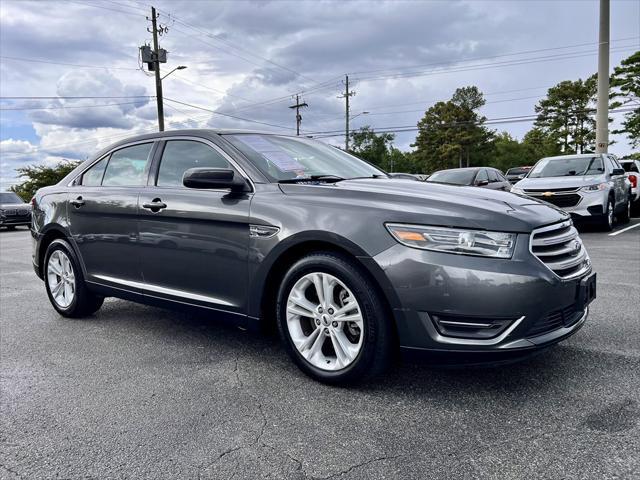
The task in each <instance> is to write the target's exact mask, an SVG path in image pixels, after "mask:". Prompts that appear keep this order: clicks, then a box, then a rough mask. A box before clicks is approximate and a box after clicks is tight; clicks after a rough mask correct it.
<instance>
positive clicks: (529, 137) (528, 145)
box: [521, 127, 562, 165]
mask: <svg viewBox="0 0 640 480" xmlns="http://www.w3.org/2000/svg"><path fill="white" fill-rule="evenodd" d="M521 153H522V160H523V165H525V164H526V165H533V164H534V163H535V162H537V161H538V160H540V159H541V158H544V157H552V156H554V155H560V154H561V153H562V152H561V151H560V147H559V145H558V144H557V143H556V142H555V141H554V140H553V138H552V137H550V136H549V135H547V134H546V133H545V132H544V131H543V130H542V129H541V128H538V127H533V128H532V129H531V130H529V131H528V132H527V133H526V134H525V135H524V138H523V139H522V152H521Z"/></svg>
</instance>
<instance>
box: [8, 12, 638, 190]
mask: <svg viewBox="0 0 640 480" xmlns="http://www.w3.org/2000/svg"><path fill="white" fill-rule="evenodd" d="M155 6H156V7H157V8H158V9H159V11H160V14H161V17H160V21H161V23H162V24H163V25H166V26H168V32H167V33H166V34H165V35H163V36H162V38H161V45H162V46H163V47H164V48H166V49H167V50H168V51H169V61H168V63H167V64H165V65H163V68H164V71H165V72H168V71H169V69H171V68H173V67H175V66H178V65H186V66H187V67H188V68H187V69H186V70H182V71H179V72H176V73H174V74H173V75H172V76H171V77H169V78H167V79H166V80H165V82H164V91H165V92H164V93H165V96H166V98H167V101H166V102H165V110H166V115H167V122H168V126H169V128H185V127H206V126H212V127H231V128H256V127H258V128H260V129H265V130H274V131H279V132H283V133H286V132H288V133H292V132H293V131H294V130H293V129H294V128H295V120H294V115H293V112H292V111H291V110H290V109H289V108H287V107H288V105H291V104H292V96H293V95H294V94H295V93H300V94H301V96H302V99H303V100H305V101H306V102H307V103H308V104H309V108H307V109H305V110H304V111H303V125H302V128H303V131H304V132H306V133H309V132H324V131H337V130H340V129H342V128H343V125H344V101H343V100H341V99H339V98H337V97H338V95H339V94H340V92H341V90H342V89H343V88H344V87H343V85H342V80H343V78H344V75H345V74H347V73H348V74H349V75H350V78H351V80H352V89H353V90H355V91H356V92H357V93H356V95H355V96H354V97H352V98H351V103H352V112H353V114H354V115H357V114H358V113H360V112H363V111H368V112H369V114H366V115H360V116H358V117H357V118H354V119H353V121H352V125H353V127H354V128H358V127H359V126H363V125H372V126H374V127H398V126H408V125H415V124H416V122H417V121H418V120H419V119H420V118H421V117H422V115H423V113H424V110H425V109H427V108H428V107H429V106H430V105H431V104H432V103H433V102H434V101H437V100H446V99H448V98H449V97H450V96H451V94H452V93H453V91H454V90H455V89H456V88H458V87H462V86H466V85H477V86H478V87H479V88H480V89H481V90H482V91H483V92H485V94H486V99H487V105H486V106H485V107H484V108H483V110H482V113H483V114H484V115H485V116H486V117H488V118H490V119H496V118H504V117H513V116H520V115H531V114H533V113H534V106H535V104H536V102H537V101H538V99H539V98H541V97H542V96H544V94H545V92H546V89H547V88H549V87H550V86H552V85H554V84H556V83H558V82H560V81H562V80H567V79H571V80H573V79H577V78H586V77H587V76H589V75H590V74H592V73H593V72H594V71H595V70H596V65H597V63H596V62H597V57H596V54H595V53H596V42H597V24H598V2H597V1H561V0H558V1H539V2H534V1H526V0H522V1H517V2H515V1H511V2H508V1H481V0H477V1H473V0H468V1H447V2H435V1H432V2H427V1H424V2H419V1H413V2H400V1H396V2H382V1H375V2H374V1H369V2H356V1H353V2H328V1H327V2H322V1H318V2H284V1H279V2H249V1H236V2H209V1H179V0H178V1H176V0H174V1H158V2H157V3H156V4H155ZM149 8H150V7H149V4H148V3H146V2H142V1H127V0H104V1H99V0H77V1H76V0H74V1H67V2H56V1H46V2H44V1H38V2H28V1H12V0H3V1H2V3H0V56H2V58H1V59H0V96H3V97H46V96H48V97H60V96H76V97H77V96H94V97H97V96H102V97H108V98H89V99H62V98H51V99H43V98H37V99H36V98H29V99H6V100H0V108H1V109H2V111H1V112H0V141H1V143H0V154H1V155H0V156H1V157H2V158H1V160H0V176H1V183H2V187H6V186H8V185H10V184H11V183H13V182H15V168H16V167H19V166H21V165H25V164H31V163H43V162H44V163H55V162H57V161H60V160H61V159H62V158H74V159H82V158H86V156H88V155H90V154H91V153H92V152H94V151H95V150H96V149H98V148H102V147H104V146H106V145H108V144H109V143H111V142H113V141H114V140H118V139H120V138H123V137H126V136H127V135H131V134H134V133H137V132H142V131H152V130H153V129H154V127H155V125H156V110H155V100H154V99H153V98H150V97H148V96H151V95H153V94H154V83H153V77H151V76H149V75H148V73H145V72H144V71H142V70H141V69H140V68H139V63H138V51H137V48H138V46H140V45H142V44H144V43H145V42H149V41H150V40H151V38H150V35H149V33H148V32H147V30H146V29H147V27H148V25H149V22H148V21H147V19H146V16H147V15H148V14H149ZM611 38H612V40H613V41H612V44H611V52H612V53H611V67H612V68H613V67H614V66H615V65H616V64H618V63H619V62H620V60H621V59H623V58H625V57H627V56H629V55H630V54H631V53H632V52H633V51H635V50H638V49H640V2H638V1H634V0H629V1H612V6H611ZM45 62H48V63H45ZM176 101H179V102H184V103H188V104H191V105H195V106H198V107H202V108H204V109H206V110H202V109H196V108H194V107H189V106H185V105H183V104H180V103H177V102H176ZM207 110H211V111H214V112H218V113H223V114H226V115H233V116H234V117H240V118H231V117H229V116H224V115H220V114H214V113H211V112H210V111H207ZM616 118H619V117H616ZM243 119H244V120H243ZM252 121H258V122H265V123H270V124H273V125H277V126H279V127H268V126H265V125H258V124H256V123H253V122H252ZM530 127H531V124H530V123H525V122H521V123H504V124H500V125H496V126H495V127H494V128H496V129H498V130H499V131H502V130H504V131H508V132H509V133H511V134H512V135H514V136H516V137H519V138H521V137H522V135H523V134H524V133H525V132H526V131H527V130H528V129H529V128H530ZM414 137H415V134H414V133H402V134H398V136H397V138H396V145H397V146H398V147H399V148H401V149H405V150H406V149H409V145H410V144H411V142H412V141H413V139H414ZM613 139H614V140H615V141H616V142H617V143H616V144H615V145H614V146H613V147H612V148H611V151H613V152H614V153H617V154H620V155H623V154H626V153H629V152H630V147H629V145H628V142H627V141H626V140H625V139H624V138H623V137H621V136H618V137H614V138H613ZM326 141H329V142H333V143H341V142H342V141H343V139H342V138H341V137H333V138H328V139H326Z"/></svg>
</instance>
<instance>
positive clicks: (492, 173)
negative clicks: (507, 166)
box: [487, 169, 500, 183]
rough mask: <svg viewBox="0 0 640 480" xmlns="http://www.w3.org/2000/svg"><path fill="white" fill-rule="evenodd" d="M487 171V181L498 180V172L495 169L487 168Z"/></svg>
mask: <svg viewBox="0 0 640 480" xmlns="http://www.w3.org/2000/svg"><path fill="white" fill-rule="evenodd" d="M487 173H488V174H489V182H491V183H494V182H499V181H500V179H499V178H498V174H497V173H496V171H495V170H491V169H489V170H487Z"/></svg>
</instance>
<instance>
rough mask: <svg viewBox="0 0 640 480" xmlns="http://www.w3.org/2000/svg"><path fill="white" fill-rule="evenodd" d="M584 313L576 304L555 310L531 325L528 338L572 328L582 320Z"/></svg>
mask: <svg viewBox="0 0 640 480" xmlns="http://www.w3.org/2000/svg"><path fill="white" fill-rule="evenodd" d="M583 313H584V312H583V311H579V310H578V309H577V308H576V305H575V304H572V305H569V306H567V307H565V308H563V309H560V310H555V311H553V312H551V313H549V314H548V315H546V316H544V317H542V318H540V319H539V320H538V321H536V322H535V323H534V324H533V325H531V327H529V330H528V331H527V337H536V336H538V335H544V334H545V333H549V332H553V331H554V330H557V329H559V328H562V327H570V326H571V325H573V324H574V323H576V322H577V321H578V320H579V319H580V317H581V316H582V314H583Z"/></svg>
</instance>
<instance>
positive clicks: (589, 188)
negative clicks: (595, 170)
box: [580, 182, 609, 192]
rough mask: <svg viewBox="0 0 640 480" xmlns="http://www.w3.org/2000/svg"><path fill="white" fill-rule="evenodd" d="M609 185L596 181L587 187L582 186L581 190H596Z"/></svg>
mask: <svg viewBox="0 0 640 480" xmlns="http://www.w3.org/2000/svg"><path fill="white" fill-rule="evenodd" d="M608 187H609V184H608V183H606V182H605V183H596V184H595V185H587V186H586V187H582V188H581V189H580V190H582V191H583V192H596V191H598V190H606V189H607V188H608Z"/></svg>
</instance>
